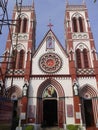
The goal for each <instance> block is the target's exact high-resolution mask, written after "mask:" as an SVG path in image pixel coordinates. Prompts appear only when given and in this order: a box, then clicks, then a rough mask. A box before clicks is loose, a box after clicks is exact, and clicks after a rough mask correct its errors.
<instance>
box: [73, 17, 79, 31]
mask: <svg viewBox="0 0 98 130" xmlns="http://www.w3.org/2000/svg"><path fill="white" fill-rule="evenodd" d="M72 24H73V32H77V31H78V28H77V19H76V18H75V17H73V19H72Z"/></svg>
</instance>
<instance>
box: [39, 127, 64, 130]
mask: <svg viewBox="0 0 98 130" xmlns="http://www.w3.org/2000/svg"><path fill="white" fill-rule="evenodd" d="M40 130H64V129H63V128H58V127H45V128H40Z"/></svg>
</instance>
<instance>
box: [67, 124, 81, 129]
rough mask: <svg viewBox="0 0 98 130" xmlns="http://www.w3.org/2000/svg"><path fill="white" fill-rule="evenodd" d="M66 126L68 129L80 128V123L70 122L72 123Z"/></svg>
mask: <svg viewBox="0 0 98 130" xmlns="http://www.w3.org/2000/svg"><path fill="white" fill-rule="evenodd" d="M66 127H67V130H78V128H79V125H73V124H70V125H67V126H66Z"/></svg>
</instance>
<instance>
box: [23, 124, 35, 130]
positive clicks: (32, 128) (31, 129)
mask: <svg viewBox="0 0 98 130" xmlns="http://www.w3.org/2000/svg"><path fill="white" fill-rule="evenodd" d="M25 130H34V126H33V125H28V126H26V128H25Z"/></svg>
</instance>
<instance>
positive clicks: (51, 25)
mask: <svg viewBox="0 0 98 130" xmlns="http://www.w3.org/2000/svg"><path fill="white" fill-rule="evenodd" d="M47 26H48V27H49V29H51V28H52V27H53V24H51V20H49V24H48V25H47Z"/></svg>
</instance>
